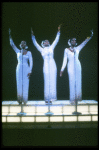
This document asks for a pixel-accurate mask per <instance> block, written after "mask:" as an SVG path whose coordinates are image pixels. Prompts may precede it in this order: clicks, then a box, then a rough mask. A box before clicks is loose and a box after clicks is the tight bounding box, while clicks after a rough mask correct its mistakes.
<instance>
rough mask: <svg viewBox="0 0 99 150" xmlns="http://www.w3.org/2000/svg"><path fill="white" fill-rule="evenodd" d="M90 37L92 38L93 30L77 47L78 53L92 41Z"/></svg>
mask: <svg viewBox="0 0 99 150" xmlns="http://www.w3.org/2000/svg"><path fill="white" fill-rule="evenodd" d="M92 36H93V30H91V36H90V37H87V38H86V39H85V41H83V42H82V43H81V44H80V45H79V46H77V49H78V50H79V51H80V50H81V49H82V48H83V47H84V46H85V45H86V44H87V43H88V42H89V41H90V40H91V39H92Z"/></svg>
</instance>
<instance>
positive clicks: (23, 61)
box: [9, 29, 33, 104]
mask: <svg viewBox="0 0 99 150" xmlns="http://www.w3.org/2000/svg"><path fill="white" fill-rule="evenodd" d="M10 32H11V30H10V29H9V39H10V45H11V46H12V48H13V50H14V51H15V53H16V54H17V60H18V64H17V67H16V82H17V99H18V103H19V104H22V102H24V104H26V102H27V101H28V91H29V78H30V75H31V73H32V67H33V60H32V54H31V52H30V51H27V50H26V49H27V48H28V47H27V46H26V42H25V41H22V42H21V44H20V48H21V50H19V49H18V48H17V47H16V46H15V44H14V42H13V40H12V38H11V34H10ZM28 60H29V65H28Z"/></svg>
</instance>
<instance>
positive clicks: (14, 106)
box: [2, 100, 98, 127]
mask: <svg viewBox="0 0 99 150" xmlns="http://www.w3.org/2000/svg"><path fill="white" fill-rule="evenodd" d="M74 111H75V105H71V104H70V101H69V100H57V101H54V102H53V103H52V104H51V105H50V112H51V113H52V114H51V115H47V114H46V113H47V112H49V106H48V105H46V104H45V101H44V100H42V101H36V100H31V101H28V102H27V104H26V106H25V105H23V112H24V113H25V115H21V116H19V115H18V113H20V112H21V106H20V105H19V104H18V102H17V101H3V102H2V123H3V125H6V124H10V125H11V124H13V123H14V124H20V125H22V124H24V125H26V124H27V123H29V124H31V125H35V124H36V125H37V124H43V123H46V124H48V125H49V124H55V123H59V124H62V123H64V124H65V125H66V124H68V123H71V124H72V125H73V124H75V123H79V124H80V123H81V124H83V123H88V122H90V123H91V124H92V123H93V122H96V123H97V122H98V102H97V101H95V100H82V101H78V105H77V112H80V113H81V114H73V112H74ZM27 125H28V124H27ZM32 127H33V126H32Z"/></svg>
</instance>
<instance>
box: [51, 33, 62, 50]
mask: <svg viewBox="0 0 99 150" xmlns="http://www.w3.org/2000/svg"><path fill="white" fill-rule="evenodd" d="M59 38H60V31H58V32H57V35H56V38H55V40H54V42H53V43H52V45H51V48H52V49H54V48H55V46H56V45H57V43H58V41H59Z"/></svg>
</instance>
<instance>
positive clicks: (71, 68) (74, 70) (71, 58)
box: [60, 31, 93, 103]
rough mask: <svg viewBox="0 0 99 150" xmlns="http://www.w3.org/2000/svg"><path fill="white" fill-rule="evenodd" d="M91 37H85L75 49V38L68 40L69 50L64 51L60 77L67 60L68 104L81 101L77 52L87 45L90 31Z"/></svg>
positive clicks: (79, 65)
mask: <svg viewBox="0 0 99 150" xmlns="http://www.w3.org/2000/svg"><path fill="white" fill-rule="evenodd" d="M91 32H92V34H91V37H87V39H85V41H84V42H82V43H81V44H80V45H79V46H77V47H76V45H77V43H76V38H72V39H71V40H70V39H69V40H68V44H69V46H70V47H69V48H66V49H65V50H64V58H63V64H62V67H61V71H60V76H62V74H63V71H64V69H65V67H66V64H67V60H68V65H67V71H68V76H69V91H70V103H75V102H76V100H81V99H82V87H81V86H82V83H81V82H82V75H81V64H80V61H79V59H78V57H79V52H80V51H81V49H82V48H83V47H84V46H85V45H86V44H87V42H88V41H89V40H90V39H91V38H92V36H93V31H91Z"/></svg>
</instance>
